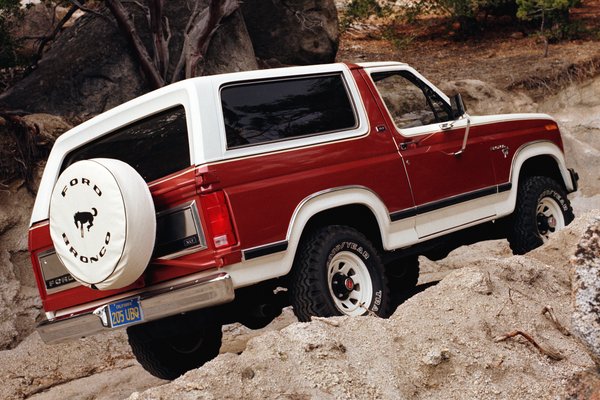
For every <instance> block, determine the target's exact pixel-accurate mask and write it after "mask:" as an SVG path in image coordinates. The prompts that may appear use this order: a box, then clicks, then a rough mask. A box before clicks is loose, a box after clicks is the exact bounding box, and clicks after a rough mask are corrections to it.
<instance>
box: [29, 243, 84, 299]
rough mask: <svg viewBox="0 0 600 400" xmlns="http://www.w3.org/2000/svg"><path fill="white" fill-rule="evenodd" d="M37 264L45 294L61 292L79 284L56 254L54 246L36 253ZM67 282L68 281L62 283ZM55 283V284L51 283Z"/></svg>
mask: <svg viewBox="0 0 600 400" xmlns="http://www.w3.org/2000/svg"><path fill="white" fill-rule="evenodd" d="M37 259H38V264H39V265H40V271H41V273H42V278H43V279H44V288H45V289H46V293H47V294H53V293H58V292H62V291H63V290H67V289H72V288H74V287H77V286H81V283H79V282H77V281H76V280H75V278H73V276H72V275H71V274H70V273H69V271H68V270H67V268H66V267H65V266H64V265H63V263H62V262H61V261H60V258H58V255H57V254H56V251H55V250H54V248H52V249H48V250H46V251H43V252H41V253H40V254H38V255H37ZM63 282H68V283H63ZM53 283H55V284H53Z"/></svg>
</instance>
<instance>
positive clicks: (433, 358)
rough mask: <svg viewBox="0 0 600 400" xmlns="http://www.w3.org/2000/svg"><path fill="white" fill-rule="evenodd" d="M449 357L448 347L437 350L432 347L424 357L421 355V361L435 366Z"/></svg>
mask: <svg viewBox="0 0 600 400" xmlns="http://www.w3.org/2000/svg"><path fill="white" fill-rule="evenodd" d="M449 359H450V351H449V350H448V349H444V350H439V349H432V350H430V351H429V352H428V353H427V354H426V355H425V357H423V359H422V361H423V364H425V365H430V366H433V367H435V366H437V365H440V364H441V363H442V362H444V361H446V360H449Z"/></svg>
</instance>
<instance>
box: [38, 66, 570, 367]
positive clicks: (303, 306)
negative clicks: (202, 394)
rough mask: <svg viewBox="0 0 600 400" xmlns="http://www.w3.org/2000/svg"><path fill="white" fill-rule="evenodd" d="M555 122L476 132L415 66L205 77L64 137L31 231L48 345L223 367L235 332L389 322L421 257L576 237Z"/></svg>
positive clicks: (512, 122) (537, 118)
mask: <svg viewBox="0 0 600 400" xmlns="http://www.w3.org/2000/svg"><path fill="white" fill-rule="evenodd" d="M575 190H577V174H576V173H575V172H574V171H573V170H569V169H567V167H566V165H565V159H564V154H563V145H562V141H561V136H560V132H559V129H558V126H557V124H556V122H555V121H554V120H553V119H552V118H550V117H549V116H547V115H543V114H514V115H494V116H485V117H474V116H470V115H468V114H467V113H466V112H465V108H464V105H463V102H462V100H461V97H460V95H455V96H453V97H452V98H449V97H448V96H446V95H445V94H444V93H442V92H441V91H440V90H438V89H437V88H436V87H435V86H433V85H432V84H431V83H430V82H429V81H427V80H426V79H425V78H424V77H423V76H421V75H420V74H419V73H418V72H416V71H415V70H414V69H412V68H411V67H409V66H408V65H406V64H402V63H396V62H379V63H365V64H358V65H354V64H330V65H318V66H308V67H290V68H281V69H271V70H261V71H249V72H240V73H233V74H224V75H215V76H205V77H199V78H194V79H189V80H186V81H183V82H179V83H176V84H173V85H170V86H167V87H164V88H162V89H159V90H156V91H154V92H152V93H149V94H147V95H144V96H142V97H139V98H137V99H134V100H132V101H130V102H128V103H126V104H123V105H121V106H119V107H116V108H114V109H112V110H110V111H108V112H106V113H104V114H101V115H99V116H97V117H95V118H93V119H91V120H89V121H87V122H85V123H83V124H81V125H80V126H78V127H76V128H74V129H72V130H71V131H69V132H67V133H65V134H64V135H62V136H61V137H60V138H59V139H58V140H57V141H56V143H55V145H54V148H53V149H52V152H51V154H50V157H49V159H48V162H47V165H46V168H45V171H44V174H43V178H42V181H41V184H40V188H39V193H38V196H37V199H36V202H35V206H34V209H33V215H32V217H31V226H30V230H29V249H30V251H31V260H32V263H33V269H34V272H35V276H36V279H37V284H38V286H39V291H40V296H41V299H42V302H43V306H44V310H45V312H46V319H47V320H46V321H44V322H43V323H41V324H40V325H39V327H38V330H39V333H40V335H41V337H42V338H43V340H44V341H45V342H47V343H55V342H59V341H64V340H68V339H75V338H81V337H85V336H89V335H92V334H96V333H99V332H104V331H109V330H112V329H116V328H121V327H126V328H127V334H128V336H129V342H130V344H131V347H132V349H133V353H134V354H135V356H136V357H137V359H138V360H139V362H140V363H141V364H142V366H144V368H146V369H147V370H148V371H149V372H150V373H152V374H154V375H156V376H158V377H160V378H165V379H173V378H176V377H177V376H179V375H181V374H182V373H184V372H186V371H187V370H190V369H192V368H195V367H198V366H200V365H201V364H203V363H204V362H206V361H207V360H210V359H211V358H213V357H215V356H216V355H217V354H218V352H219V347H220V345H221V326H222V325H223V324H226V323H232V322H236V321H237V322H241V323H243V324H245V325H246V326H248V327H250V328H260V327H263V326H265V325H266V324H268V323H269V322H270V321H271V320H272V319H273V318H274V317H275V316H277V315H278V314H279V313H280V312H281V309H282V307H285V306H287V305H290V304H291V305H293V308H294V312H295V314H296V315H297V317H298V319H299V320H300V321H308V320H310V318H311V316H325V317H326V316H333V315H349V316H358V315H363V314H367V313H369V314H376V315H379V316H382V317H386V316H388V315H389V314H390V313H391V312H392V311H393V308H394V306H396V305H397V304H398V302H399V299H400V298H401V297H402V293H405V291H406V290H410V289H411V287H414V285H416V283H417V278H418V270H419V269H418V256H419V255H426V256H428V257H430V258H432V259H439V258H441V257H444V256H445V255H446V254H447V253H448V252H449V251H450V250H451V249H452V248H455V247H456V246H458V245H461V244H464V243H469V242H470V243H472V242H475V241H478V240H484V239H488V238H498V237H505V238H508V240H509V242H510V245H511V248H512V249H513V251H514V252H515V253H517V254H519V253H524V252H527V251H529V250H531V249H533V248H535V247H537V246H539V245H540V244H542V243H543V242H544V241H545V240H546V239H547V238H548V235H550V234H552V233H553V232H554V231H555V230H557V229H560V228H562V227H564V226H565V225H567V224H569V223H570V222H571V221H572V220H573V212H572V208H571V205H570V203H569V200H568V199H567V193H570V192H573V191H575Z"/></svg>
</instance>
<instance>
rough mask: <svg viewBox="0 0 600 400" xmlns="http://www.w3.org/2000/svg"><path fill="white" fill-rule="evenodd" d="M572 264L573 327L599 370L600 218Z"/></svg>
mask: <svg viewBox="0 0 600 400" xmlns="http://www.w3.org/2000/svg"><path fill="white" fill-rule="evenodd" d="M573 264H574V268H573V276H572V288H573V308H574V310H573V315H572V318H571V324H572V325H573V330H574V332H575V334H576V335H577V336H578V337H579V338H580V339H581V340H582V342H583V343H584V344H585V345H586V346H587V348H588V351H589V352H590V355H591V357H592V359H593V360H594V361H595V362H596V365H597V366H598V367H600V319H599V318H598V316H599V315H600V279H599V278H600V217H596V219H595V220H594V221H592V223H591V224H590V225H589V226H588V229H587V230H586V231H585V233H584V235H583V237H582V238H581V241H580V242H579V245H578V246H577V251H576V252H575V259H574V260H573Z"/></svg>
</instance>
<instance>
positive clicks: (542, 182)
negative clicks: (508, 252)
mask: <svg viewBox="0 0 600 400" xmlns="http://www.w3.org/2000/svg"><path fill="white" fill-rule="evenodd" d="M543 201H549V202H550V203H552V204H555V205H556V206H557V209H558V210H560V214H561V215H557V216H556V217H558V218H562V221H563V222H564V226H567V225H568V224H570V223H571V221H573V219H574V218H575V216H574V215H573V208H572V207H571V202H570V201H569V199H568V198H567V194H566V192H565V190H564V189H563V188H562V186H561V185H560V184H559V183H557V182H556V181H555V180H554V179H552V178H548V177H546V176H531V177H528V178H526V179H525V180H524V181H523V182H522V183H521V184H520V185H519V189H518V192H517V205H516V207H515V211H514V213H513V215H512V216H511V218H510V226H509V228H508V235H507V238H508V242H509V244H510V248H511V249H512V251H513V253H514V254H525V253H527V252H528V251H531V250H533V249H535V248H537V247H539V246H541V245H542V244H543V243H544V239H543V237H542V235H541V234H540V228H539V226H538V225H539V221H538V206H539V205H540V204H541V202H543Z"/></svg>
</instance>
